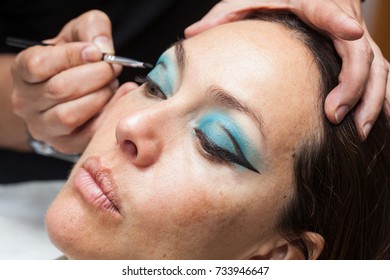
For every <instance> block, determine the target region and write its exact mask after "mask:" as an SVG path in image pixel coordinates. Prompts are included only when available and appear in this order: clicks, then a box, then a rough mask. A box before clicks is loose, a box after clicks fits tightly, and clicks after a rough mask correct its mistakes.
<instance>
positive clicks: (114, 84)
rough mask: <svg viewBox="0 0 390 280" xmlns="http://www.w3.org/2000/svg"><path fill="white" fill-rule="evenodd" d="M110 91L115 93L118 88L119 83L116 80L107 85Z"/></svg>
mask: <svg viewBox="0 0 390 280" xmlns="http://www.w3.org/2000/svg"><path fill="white" fill-rule="evenodd" d="M108 86H109V87H110V89H111V90H112V91H113V92H115V91H116V90H117V89H118V88H119V81H118V79H115V80H113V81H112V82H111V83H110V84H109V85H108Z"/></svg>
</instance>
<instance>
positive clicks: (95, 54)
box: [81, 45, 102, 62]
mask: <svg viewBox="0 0 390 280" xmlns="http://www.w3.org/2000/svg"><path fill="white" fill-rule="evenodd" d="M81 56H82V57H83V59H84V60H85V61H87V62H93V61H98V60H100V59H101V58H102V52H101V51H100V50H99V49H98V48H97V47H96V46H94V45H91V46H88V47H86V48H84V49H83V51H82V53H81Z"/></svg>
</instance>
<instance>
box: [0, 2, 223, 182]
mask: <svg viewBox="0 0 390 280" xmlns="http://www.w3.org/2000/svg"><path fill="white" fill-rule="evenodd" d="M217 2H219V1H217V0H123V1H119V0H40V1H31V0H12V1H2V3H1V4H0V53H6V52H8V53H9V52H11V53H16V52H18V51H20V50H19V49H15V48H12V47H8V46H6V45H5V38H6V37H7V36H14V37H21V38H26V39H30V40H35V41H40V40H43V39H48V38H52V37H54V36H55V35H57V34H58V32H59V31H60V30H61V28H62V27H63V26H64V25H65V24H66V23H67V22H68V21H69V20H71V19H73V18H75V17H77V16H79V15H80V14H82V13H84V12H86V11H89V10H92V9H99V10H102V11H104V12H106V13H107V14H108V15H109V17H110V19H111V21H112V27H113V37H114V45H115V50H116V54H118V55H122V56H127V57H131V58H135V59H138V60H141V61H145V62H150V63H155V61H156V60H157V58H158V56H159V55H160V54H161V53H162V52H163V51H164V50H165V49H167V48H168V47H169V46H170V45H171V44H172V43H173V42H175V41H177V39H178V38H182V37H183V36H184V35H183V31H184V29H185V27H187V26H189V25H190V24H192V23H193V22H195V21H197V20H199V19H200V18H201V17H203V16H204V15H205V14H206V13H207V12H208V11H209V10H210V9H211V8H212V7H213V6H214V5H215V4H216V3H217ZM144 74H146V73H145V72H143V71H142V70H139V69H138V70H135V69H129V68H124V70H123V73H122V74H121V76H120V77H119V79H120V81H121V82H125V81H129V80H133V78H134V76H135V75H144ZM70 168H71V164H70V163H67V162H64V161H61V160H57V159H53V158H47V157H43V156H39V155H35V154H29V153H17V152H13V151H6V150H0V183H12V182H19V181H26V180H46V179H65V178H66V177H67V175H68V173H69V171H70Z"/></svg>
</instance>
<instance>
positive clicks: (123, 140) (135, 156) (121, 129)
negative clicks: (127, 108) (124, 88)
mask: <svg viewBox="0 0 390 280" xmlns="http://www.w3.org/2000/svg"><path fill="white" fill-rule="evenodd" d="M157 107H158V105H157ZM170 119H171V118H170V117H169V112H167V110H166V109H163V108H151V107H147V108H145V109H142V110H139V111H136V112H133V113H131V114H129V115H127V116H125V117H123V118H122V119H120V121H119V123H118V125H117V127H116V130H115V136H116V139H117V143H118V145H119V146H120V149H121V150H122V151H123V152H124V154H125V156H126V157H128V159H129V160H130V161H131V162H132V164H134V165H135V166H137V167H148V166H150V165H152V164H154V163H155V162H156V161H157V160H158V159H159V157H160V156H161V153H162V151H163V148H164V142H165V141H166V138H167V137H169V132H168V131H167V128H168V127H169V126H170V122H169V120H170Z"/></svg>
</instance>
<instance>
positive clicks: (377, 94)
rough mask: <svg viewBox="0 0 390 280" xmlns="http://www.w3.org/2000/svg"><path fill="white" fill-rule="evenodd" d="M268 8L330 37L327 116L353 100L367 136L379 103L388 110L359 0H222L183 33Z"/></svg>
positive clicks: (336, 116) (387, 93) (389, 91)
mask: <svg viewBox="0 0 390 280" xmlns="http://www.w3.org/2000/svg"><path fill="white" fill-rule="evenodd" d="M268 9H270V10H273V9H276V10H280V9H285V10H289V11H291V12H293V13H294V14H296V15H297V16H298V17H299V18H300V19H301V20H303V21H304V22H306V23H307V24H308V25H310V26H312V27H313V28H314V29H316V30H319V31H320V32H324V33H326V34H327V35H328V36H329V37H330V38H331V39H332V40H333V43H334V45H335V48H336V50H337V53H338V54H339V56H340V57H341V58H342V61H343V66H342V71H341V73H340V75H339V84H338V86H337V87H335V88H334V89H333V90H332V91H331V92H330V93H329V95H328V96H327V98H326V102H325V113H326V116H327V117H328V119H329V120H330V121H331V122H332V123H334V124H337V123H340V122H341V121H342V120H343V118H344V117H345V115H346V114H347V113H348V112H349V111H350V110H351V109H352V108H354V107H355V106H356V110H355V112H354V120H355V123H356V126H357V128H358V130H359V133H360V136H361V138H362V139H365V138H367V136H368V134H369V132H370V130H371V127H372V125H373V124H374V122H375V120H376V119H377V117H378V114H379V112H380V111H381V109H382V106H385V107H386V108H387V110H389V105H388V104H389V100H390V87H389V85H388V84H389V82H388V80H389V62H388V61H387V60H386V59H385V58H384V57H383V55H382V52H381V50H380V49H379V47H378V45H377V44H376V43H375V42H374V40H373V39H372V37H371V35H370V33H369V32H368V29H367V26H366V23H365V20H364V18H363V14H362V6H361V1H360V0H326V1H324V0H315V1H314V0H256V1H253V0H240V1H237V0H223V1H221V2H220V3H218V4H217V5H215V7H214V8H213V9H212V10H210V12H209V13H208V14H207V15H205V16H204V18H202V19H201V20H200V21H198V22H196V23H194V24H193V25H191V26H190V27H188V28H187V29H186V32H185V34H186V36H187V37H191V36H194V35H195V34H198V33H199V32H202V31H203V30H206V29H208V28H211V27H213V26H216V25H218V24H221V23H226V22H231V21H234V20H239V19H242V18H245V17H246V16H247V15H248V13H250V12H252V11H255V10H268ZM359 101H360V102H359ZM358 102H359V103H358Z"/></svg>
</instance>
